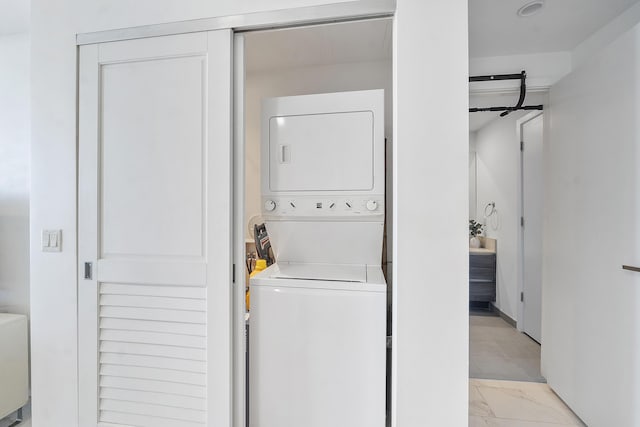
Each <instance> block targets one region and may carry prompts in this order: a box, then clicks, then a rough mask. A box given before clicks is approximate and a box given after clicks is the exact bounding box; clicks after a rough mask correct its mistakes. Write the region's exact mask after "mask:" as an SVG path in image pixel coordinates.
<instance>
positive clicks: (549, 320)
mask: <svg viewBox="0 0 640 427" xmlns="http://www.w3.org/2000/svg"><path fill="white" fill-rule="evenodd" d="M639 69H640V26H635V27H634V28H633V29H632V30H630V31H628V32H627V33H626V34H624V35H622V36H621V37H619V38H618V39H617V40H616V41H614V42H612V43H611V44H609V45H608V46H606V47H605V48H603V50H602V51H601V52H600V53H598V54H597V55H596V56H595V57H591V58H590V59H585V60H584V62H583V64H582V65H581V67H580V68H578V69H576V70H575V71H574V72H572V73H571V74H570V75H569V76H567V77H565V78H564V79H563V80H561V81H560V82H559V83H558V84H556V85H555V86H554V87H553V88H552V90H551V93H550V104H551V109H550V114H551V117H550V120H549V122H550V124H551V129H550V140H549V141H548V142H547V143H546V146H545V171H546V183H547V185H546V188H545V193H546V199H545V205H546V213H545V222H544V251H543V253H544V261H543V289H542V291H543V292H542V295H543V316H542V319H543V321H542V337H543V340H544V343H545V345H544V346H543V348H542V368H543V373H544V375H545V376H546V378H547V381H548V382H549V385H550V386H551V387H552V388H553V389H554V390H555V391H556V393H558V395H560V397H562V399H564V400H565V401H566V402H567V403H568V404H569V406H571V408H572V409H573V410H574V411H575V412H576V413H577V414H578V415H579V416H580V417H581V418H582V419H583V420H584V421H585V422H586V423H587V424H588V425H590V426H621V427H626V426H638V425H640V405H638V402H640V274H638V273H631V272H625V271H623V270H621V265H622V264H631V265H636V266H637V265H640V221H639V218H640V126H639V125H638V117H640V84H639V83H638V71H639Z"/></svg>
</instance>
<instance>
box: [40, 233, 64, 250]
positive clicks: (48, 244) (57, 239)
mask: <svg viewBox="0 0 640 427" xmlns="http://www.w3.org/2000/svg"><path fill="white" fill-rule="evenodd" d="M42 252H62V230H42Z"/></svg>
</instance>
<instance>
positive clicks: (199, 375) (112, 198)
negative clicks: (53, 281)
mask: <svg viewBox="0 0 640 427" xmlns="http://www.w3.org/2000/svg"><path fill="white" fill-rule="evenodd" d="M230 90H231V32H230V31H227V30H224V31H214V32H209V33H194V34H187V35H178V36H169V37H158V38H149V39H142V40H132V41H123V42H116V43H106V44H103V45H91V46H83V47H82V48H81V51H80V100H79V102H80V104H79V108H80V117H79V125H80V133H79V134H80V141H79V193H78V195H79V200H78V205H79V212H78V216H79V218H78V220H79V241H78V246H79V256H80V258H79V261H80V264H79V268H78V271H79V289H78V298H79V364H80V384H79V388H80V405H79V406H80V425H82V426H98V425H104V426H107V425H109V426H114V425H115V426H117V425H140V426H163V425H167V426H172V427H174V426H205V425H207V426H214V425H215V426H224V425H230V407H231V404H230V397H229V396H230V391H231V371H230V368H231V335H230V332H231V328H230V327H231V319H230V314H231V310H230V309H231V301H230V298H231V292H230V291H231V289H230V287H231V274H230V273H231V259H230V253H231V251H230V248H231V238H230V233H229V230H230V223H231V211H230V209H231V204H230V203H229V201H230V199H231V192H230V188H231V166H230V165H231V152H230V149H231V135H230V126H231V112H230V109H231V92H230ZM85 262H90V263H92V268H91V269H87V268H85V265H84V263H85ZM89 270H91V273H92V274H91V276H92V277H90V278H85V274H86V273H87V272H89Z"/></svg>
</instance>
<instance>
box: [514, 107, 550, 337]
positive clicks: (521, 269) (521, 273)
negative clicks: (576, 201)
mask: <svg viewBox="0 0 640 427" xmlns="http://www.w3.org/2000/svg"><path fill="white" fill-rule="evenodd" d="M539 116H543V117H542V122H543V123H542V144H543V145H544V144H545V141H546V139H547V138H546V135H547V128H548V126H547V118H548V116H549V115H548V114H544V111H533V112H531V113H529V114H526V115H525V116H523V117H521V118H520V119H518V120H517V121H516V134H517V138H518V139H517V142H518V144H520V143H521V142H522V133H523V132H522V128H523V126H524V125H525V124H526V123H528V122H530V121H531V120H533V119H535V118H537V117H539ZM523 153H524V152H523V151H522V150H520V162H519V163H520V164H519V169H520V170H519V173H518V216H519V218H522V217H524V179H523V178H524V177H523V173H524V158H523ZM517 247H518V258H517V259H518V313H517V322H516V326H517V329H518V331H520V332H523V333H524V302H523V301H522V299H521V298H520V295H522V293H523V292H524V227H523V226H522V225H519V226H518V245H517ZM540 292H541V293H542V289H540ZM540 317H541V318H542V310H541V313H540ZM540 344H542V343H540Z"/></svg>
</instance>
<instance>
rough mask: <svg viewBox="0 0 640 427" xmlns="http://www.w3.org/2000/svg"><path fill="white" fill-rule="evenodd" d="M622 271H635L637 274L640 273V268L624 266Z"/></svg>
mask: <svg viewBox="0 0 640 427" xmlns="http://www.w3.org/2000/svg"><path fill="white" fill-rule="evenodd" d="M622 269H623V270H629V271H635V272H637V273H640V267H633V266H631V265H623V266H622Z"/></svg>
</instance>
